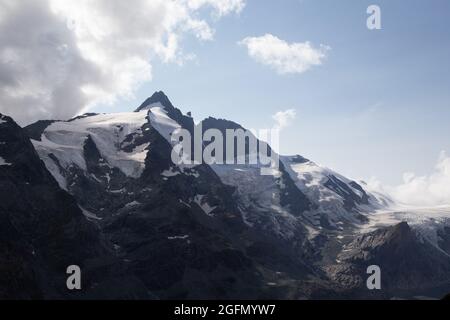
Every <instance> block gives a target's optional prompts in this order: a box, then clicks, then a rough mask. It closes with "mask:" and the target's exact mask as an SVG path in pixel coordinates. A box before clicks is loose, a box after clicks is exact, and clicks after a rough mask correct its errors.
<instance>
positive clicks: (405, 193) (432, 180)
mask: <svg viewBox="0 0 450 320" xmlns="http://www.w3.org/2000/svg"><path fill="white" fill-rule="evenodd" d="M370 186H371V187H372V188H373V189H374V190H376V191H380V192H382V193H386V194H388V195H389V196H390V197H391V198H392V199H393V200H394V201H395V202H397V203H399V204H402V205H406V206H412V207H436V206H444V205H446V206H448V205H450V157H449V156H447V154H446V152H445V151H442V152H441V154H440V156H439V159H438V161H437V164H436V166H435V168H434V171H433V172H432V173H431V174H429V175H423V176H418V175H416V174H415V173H412V172H408V173H405V174H404V175H403V183H402V184H400V185H398V186H383V185H382V184H381V183H380V182H379V181H378V180H377V179H375V178H373V179H372V180H371V181H370Z"/></svg>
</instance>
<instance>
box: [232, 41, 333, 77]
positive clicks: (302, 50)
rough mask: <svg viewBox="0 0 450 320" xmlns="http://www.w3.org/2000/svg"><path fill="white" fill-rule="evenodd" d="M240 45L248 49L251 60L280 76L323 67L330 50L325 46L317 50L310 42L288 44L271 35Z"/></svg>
mask: <svg viewBox="0 0 450 320" xmlns="http://www.w3.org/2000/svg"><path fill="white" fill-rule="evenodd" d="M239 44H241V45H244V46H246V47H247V50H248V55H249V56H250V57H251V58H253V59H254V60H255V61H257V62H259V63H262V64H264V65H267V66H270V67H271V68H273V69H274V70H275V71H277V72H278V73H279V74H288V73H303V72H305V71H307V70H309V69H310V68H311V67H313V66H318V65H321V64H322V63H323V61H324V60H325V58H326V57H327V52H328V51H329V50H330V48H329V47H328V46H324V45H320V46H319V47H317V48H315V47H313V46H312V45H311V43H309V42H294V43H288V42H286V41H284V40H282V39H279V38H277V37H276V36H274V35H271V34H266V35H264V36H261V37H247V38H245V39H243V40H242V41H240V42H239Z"/></svg>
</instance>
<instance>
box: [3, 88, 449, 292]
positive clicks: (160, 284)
mask: <svg viewBox="0 0 450 320" xmlns="http://www.w3.org/2000/svg"><path fill="white" fill-rule="evenodd" d="M199 126H201V129H202V130H203V132H204V131H205V130H207V129H211V128H214V129H218V130H220V131H221V132H224V131H225V130H226V129H242V126H241V125H239V124H237V123H235V122H232V121H229V120H223V119H215V118H212V117H210V118H207V119H205V120H203V121H202V122H201V123H199V124H197V125H196V124H195V123H194V121H193V119H192V117H191V116H190V115H184V114H183V113H182V112H181V111H180V110H178V109H177V108H175V107H174V106H173V105H172V103H171V102H170V100H169V99H168V98H167V96H166V95H165V94H164V93H163V92H156V93H155V94H153V95H152V96H151V97H150V98H148V99H147V100H146V101H144V103H143V104H142V105H141V106H139V107H138V108H137V109H136V110H135V111H134V112H124V113H115V114H93V113H90V114H85V115H82V116H79V117H76V118H73V119H70V120H67V121H55V120H42V121H38V122H36V123H34V124H32V125H30V126H28V127H26V128H24V129H21V128H20V127H18V126H17V125H15V124H14V122H13V120H12V119H10V118H7V117H2V118H1V120H0V132H2V135H1V136H0V178H1V180H0V187H2V188H4V189H3V190H6V189H7V188H10V184H11V183H13V184H17V183H19V182H17V181H16V180H13V181H12V182H11V174H10V172H11V170H16V171H15V172H21V170H25V169H23V167H20V166H19V162H17V161H18V160H17V159H16V158H17V157H16V158H13V157H11V154H12V153H13V152H14V151H13V150H14V148H15V146H16V145H17V144H19V143H20V144H24V145H27V148H28V149H29V150H28V153H27V154H26V155H23V156H22V157H21V158H20V159H22V158H24V157H25V158H27V159H31V158H33V159H34V160H29V161H31V162H30V163H32V164H31V165H30V166H29V167H36V168H37V169H36V170H41V171H45V172H46V173H45V174H44V175H46V178H45V179H44V180H42V179H41V180H42V181H39V183H40V184H42V185H45V186H46V187H47V188H50V186H51V188H52V190H53V192H59V193H58V194H61V195H66V196H65V197H70V199H71V200H70V201H71V203H72V204H75V208H73V209H71V210H72V211H71V212H72V213H71V215H72V216H73V219H74V220H73V221H74V222H72V223H73V224H75V225H84V224H86V225H87V226H89V228H91V229H92V230H97V231H94V232H93V234H94V235H95V234H98V235H101V241H98V240H92V241H94V242H95V241H97V242H95V245H94V247H97V248H98V249H97V250H100V251H102V252H104V253H103V255H102V256H103V257H104V258H100V260H102V261H109V262H108V266H109V267H108V270H115V271H114V272H116V273H115V276H114V277H116V278H120V279H126V280H123V281H122V282H121V283H122V285H123V286H124V287H126V289H127V290H124V292H127V295H129V296H128V297H129V298H132V297H143V296H145V294H142V293H143V292H144V293H146V294H150V296H151V297H158V298H163V299H164V298H295V299H298V298H329V297H337V296H342V295H344V296H348V297H350V298H361V297H372V296H375V297H377V294H376V293H375V294H374V293H373V292H371V293H369V292H367V290H365V289H364V281H361V272H362V271H361V270H363V269H364V267H365V264H366V262H373V261H377V262H378V263H380V264H383V267H385V268H386V273H387V279H389V277H391V278H392V277H395V274H398V273H399V272H402V270H403V269H402V268H403V266H399V267H398V268H397V269H396V270H395V272H391V271H390V268H391V265H390V264H389V261H386V262H384V261H382V259H381V260H380V259H378V258H373V259H360V258H359V257H360V255H361V254H362V253H364V252H367V253H364V256H365V257H367V256H373V257H391V256H392V255H393V254H395V250H397V249H394V247H393V246H392V245H390V244H391V242H392V239H393V238H395V239H397V237H394V235H395V234H396V232H397V231H395V232H391V231H386V232H385V231H383V230H391V229H389V228H394V227H393V225H395V224H398V223H402V222H403V221H408V222H409V223H410V224H411V228H412V229H410V227H409V226H408V230H407V232H406V231H405V232H404V233H407V234H408V236H405V237H400V240H396V241H399V242H400V244H399V246H400V247H405V248H408V250H409V248H412V249H411V251H414V248H413V247H411V246H410V242H411V241H412V240H411V239H414V243H415V244H414V246H416V247H417V250H418V252H420V253H423V252H425V251H427V252H430V255H431V256H432V257H431V258H430V257H429V256H427V257H425V256H424V259H425V258H426V259H432V260H433V259H434V261H438V262H439V263H436V264H427V265H426V266H423V265H420V264H418V263H417V261H418V260H420V259H413V260H411V261H413V262H414V263H416V266H415V267H416V268H417V273H416V274H418V276H417V278H416V280H415V283H414V286H410V287H408V288H406V289H405V287H404V285H403V284H404V283H400V282H399V283H397V284H395V283H394V282H393V283H392V285H390V286H388V288H389V290H388V291H383V292H382V293H379V294H378V297H390V296H393V295H398V294H403V295H406V296H409V294H413V293H414V294H416V292H417V290H419V291H420V288H421V287H422V286H423V285H424V282H427V283H428V282H430V280H429V279H428V278H427V277H425V276H424V275H425V274H426V273H428V272H437V273H438V274H439V275H440V276H439V277H437V278H436V279H434V280H433V281H432V282H430V285H431V288H429V289H430V290H431V291H433V290H434V289H435V288H438V287H439V288H440V290H441V289H442V288H443V289H442V290H446V289H448V291H450V275H449V276H448V277H447V276H446V274H445V272H444V273H443V272H441V271H442V270H446V269H445V268H447V267H448V266H450V256H449V248H450V246H449V243H450V240H449V239H450V228H448V227H447V225H448V224H447V222H448V221H447V220H445V219H439V223H437V222H436V219H435V220H430V219H424V220H423V223H421V222H420V219H415V220H414V221H415V222H414V223H412V220H411V219H409V220H408V219H407V218H406V217H407V214H406V213H405V212H404V213H403V215H402V214H401V213H399V212H398V211H395V210H393V209H392V207H393V203H392V201H391V200H390V199H389V197H388V196H386V195H383V194H380V193H377V192H375V191H372V190H369V188H368V187H367V186H366V185H365V184H364V183H363V182H360V183H358V182H356V181H353V180H351V179H348V178H346V177H344V176H342V175H340V174H338V173H336V172H334V171H332V170H330V169H328V168H325V167H321V166H319V165H317V164H315V163H314V162H312V161H310V160H308V159H305V158H303V157H302V156H299V155H297V156H280V165H279V168H278V169H276V170H275V171H274V174H273V175H270V176H266V175H261V174H260V172H261V165H259V164H253V165H250V164H226V165H224V164H214V165H207V164H198V165H175V164H174V163H173V162H172V159H171V152H172V142H171V135H172V133H173V132H174V130H177V129H180V128H184V129H186V130H188V131H189V132H191V133H194V131H196V129H199V128H200V127H199ZM13 127H14V129H11V128H13ZM2 128H5V129H6V128H8V130H15V131H17V132H16V135H15V136H10V135H9V134H8V137H9V138H8V139H5V138H4V136H5V135H4V134H3V131H1V130H2ZM197 131H198V130H197ZM5 132H7V131H5ZM18 137H20V139H19V138H18ZM205 147H207V144H204V145H203V148H205ZM225 151H226V150H224V152H225ZM272 152H274V151H273V150H272ZM38 156H39V158H40V159H41V160H42V162H40V161H39V160H37V159H38ZM22 160H23V159H22ZM22 160H21V161H22ZM27 170H32V169H27ZM22 175H23V177H24V178H23V180H21V182H20V183H21V184H23V185H25V186H26V185H27V178H26V177H27V175H29V172H28V171H24V172H22ZM38 180H39V179H38ZM27 188H28V187H27ZM40 188H42V187H40ZM27 192H29V193H30V194H31V195H32V196H33V197H34V198H35V199H34V200H33V202H29V198H28V197H27V198H25V199H19V198H18V197H16V198H12V199H13V200H11V201H12V202H11V201H10V202H9V203H15V205H16V206H19V204H20V203H21V202H23V205H22V206H24V208H27V210H29V211H32V212H34V211H36V210H37V211H36V212H38V211H39V210H38V208H39V205H36V204H37V203H40V202H41V203H42V206H43V208H45V210H46V211H48V212H49V213H48V215H44V216H42V217H39V215H38V216H36V219H37V221H38V222H39V223H47V224H49V223H50V224H51V223H52V222H51V221H52V219H53V218H52V217H51V215H52V214H59V213H58V208H55V207H54V206H53V207H45V206H44V204H45V201H48V200H49V197H48V195H47V194H46V193H44V194H41V193H39V189H36V188H35V189H30V190H28V191H27ZM4 193H5V195H3V198H6V191H5V192H4ZM41 198H42V200H40V199H41ZM61 205H62V206H66V204H61ZM17 210H19V207H15V206H9V207H5V206H2V204H1V203H0V213H1V214H0V217H1V218H2V219H3V220H5V224H4V226H6V227H4V228H9V227H7V226H8V223H11V221H13V220H12V218H11V217H13V216H14V215H12V216H11V214H10V212H15V211H17ZM20 210H22V209H20ZM53 212H55V213H53ZM431 214H432V213H430V211H428V210H425V212H424V213H423V214H421V215H420V216H421V217H429V216H430V215H431ZM49 215H50V216H49ZM388 216H389V218H386V217H388ZM416 216H417V215H416ZM23 219H26V218H25V217H24V218H23ZM40 219H42V220H45V219H50V220H49V221H42V222H40ZM80 221H82V222H80ZM431 222H432V223H431ZM55 227H58V228H60V227H59V226H56V225H55ZM83 228H85V227H83ZM386 228H388V229H386ZM393 230H397V229H396V228H394V229H393ZM401 230H404V228H400V231H401ZM430 230H431V231H430ZM44 231H45V230H44ZM5 232H6V231H5ZM8 232H9V231H8ZM90 232H91V231H90ZM372 233H374V235H373V236H372ZM18 236H19V237H23V238H27V237H28V238H29V237H30V231H28V230H22V234H21V235H18ZM71 237H73V235H72V234H70V232H67V233H62V234H60V235H59V238H56V237H55V238H54V240H55V241H59V242H60V243H62V244H63V243H65V241H69V239H71ZM360 237H364V240H358V239H360ZM370 237H375V238H376V239H377V240H376V242H377V243H379V244H380V245H376V244H374V243H373V241H371V240H370V239H372V238H370ZM83 239H84V240H85V237H83ZM367 239H369V240H367ZM84 240H81V239H80V240H79V245H80V249H79V250H80V251H79V252H82V249H81V246H86V244H84V242H83V241H84ZM51 241H53V240H51ZM77 241H78V240H77ZM71 243H72V242H71ZM416 243H417V244H416ZM419 243H424V244H423V246H422V245H419ZM384 244H386V245H384ZM71 246H72V247H73V244H71ZM430 247H432V248H435V250H434V249H433V250H431V251H430V250H428V249H429V248H430ZM395 248H397V247H395ZM76 249H77V250H78V248H76ZM350 249H351V251H349V250H350ZM72 250H75V249H74V248H72ZM77 250H75V252H78V251H77ZM17 252H18V254H19V255H21V254H22V253H21V252H22V251H17ZM348 252H351V254H349V253H348ZM3 256H4V253H2V251H0V259H1V258H2V257H3ZM27 259H28V258H27ZM43 259H44V260H43V261H44V262H45V259H48V258H43ZM73 259H74V260H77V259H78V260H80V265H83V266H84V265H89V263H86V258H85V256H83V254H80V255H79V256H78V257H73ZM24 261H25V262H24V268H31V267H32V265H33V262H32V260H24ZM434 267H436V268H439V270H434V269H433V268H434ZM404 269H405V270H404V271H405V272H407V271H408V270H407V267H406V266H404ZM46 272H47V271H46ZM94 272H95V269H94ZM111 272H112V271H111ZM111 272H110V273H107V274H112V273H111ZM33 277H34V276H33V274H31V273H30V275H29V279H28V280H26V281H30V282H32V283H35V282H33ZM49 277H54V276H53V275H51V274H50V275H49ZM358 277H359V278H358ZM55 279H56V278H55ZM358 279H359V280H358ZM110 280H111V279H108V276H107V279H104V283H108V281H110ZM1 281H2V280H1V279H0V284H1V283H2V282H1ZM24 281H25V280H24ZM55 281H56V280H55ZM111 281H112V280H111ZM38 286H39V285H38ZM97 286H98V285H97V284H95V283H92V286H90V287H89V286H88V288H87V289H86V290H87V294H89V295H91V296H94V297H110V293H109V292H107V291H108V290H105V289H103V290H100V291H99V290H97V291H96V290H95V288H96V287H97ZM107 287H108V285H104V286H103V288H107ZM119 287H120V285H119ZM39 290H40V293H39V294H40V295H41V296H42V297H49V296H50V294H49V292H50V291H49V290H46V289H42V288H40V289H39ZM442 290H441V291H442ZM441 291H439V290H437V291H434V292H435V293H436V294H440V293H441ZM4 292H6V291H4ZM4 292H3V291H1V290H0V294H3V295H5V296H8V293H7V292H6V293H4ZM133 292H135V294H133ZM112 293H114V291H113V292H112ZM17 294H18V291H17V290H16V291H11V292H10V293H9V295H11V296H15V295H17ZM52 294H54V293H53V291H52Z"/></svg>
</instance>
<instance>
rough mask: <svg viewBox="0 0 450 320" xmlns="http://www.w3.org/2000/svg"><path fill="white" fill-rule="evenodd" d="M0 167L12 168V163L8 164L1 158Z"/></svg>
mask: <svg viewBox="0 0 450 320" xmlns="http://www.w3.org/2000/svg"><path fill="white" fill-rule="evenodd" d="M0 166H12V163H9V162H6V160H5V159H3V158H2V157H0Z"/></svg>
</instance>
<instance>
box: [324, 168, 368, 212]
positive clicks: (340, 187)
mask: <svg viewBox="0 0 450 320" xmlns="http://www.w3.org/2000/svg"><path fill="white" fill-rule="evenodd" d="M325 186H326V187H327V188H328V189H330V190H332V191H334V192H336V193H337V194H338V195H340V196H341V197H342V198H343V199H344V207H345V208H346V209H347V210H349V211H351V210H354V209H355V208H356V205H358V204H369V196H368V195H367V194H366V192H365V191H364V189H363V188H362V187H361V186H360V185H359V184H357V183H356V182H354V181H352V182H351V183H350V186H351V187H352V188H355V189H356V190H358V191H360V192H361V194H362V195H358V194H356V193H355V192H354V191H353V190H352V189H351V188H349V187H348V186H347V184H345V183H344V182H342V181H341V180H340V179H338V178H337V177H336V176H334V175H331V176H330V177H329V180H328V181H327V182H326V183H325Z"/></svg>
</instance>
